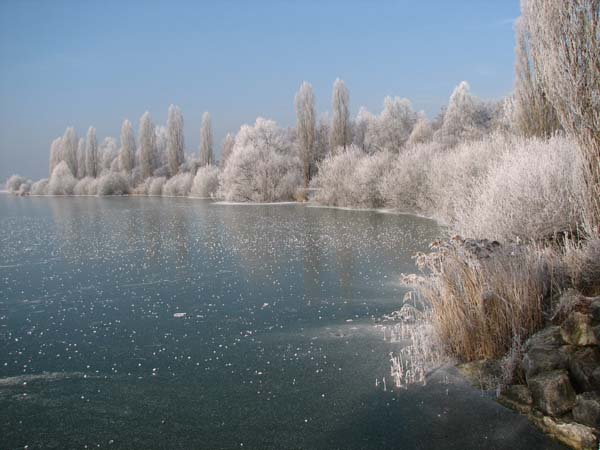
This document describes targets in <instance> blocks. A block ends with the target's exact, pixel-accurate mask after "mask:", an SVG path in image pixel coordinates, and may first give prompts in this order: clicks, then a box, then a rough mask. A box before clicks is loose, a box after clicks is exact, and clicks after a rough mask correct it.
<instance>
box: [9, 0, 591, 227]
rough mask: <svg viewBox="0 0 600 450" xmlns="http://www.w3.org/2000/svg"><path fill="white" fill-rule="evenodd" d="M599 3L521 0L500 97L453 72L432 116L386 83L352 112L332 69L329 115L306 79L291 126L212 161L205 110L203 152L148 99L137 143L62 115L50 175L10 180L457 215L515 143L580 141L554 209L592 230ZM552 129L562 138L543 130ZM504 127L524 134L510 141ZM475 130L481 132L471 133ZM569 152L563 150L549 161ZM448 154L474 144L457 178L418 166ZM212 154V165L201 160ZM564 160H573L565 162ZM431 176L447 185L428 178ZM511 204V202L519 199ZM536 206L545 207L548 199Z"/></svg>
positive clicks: (36, 188)
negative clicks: (101, 134)
mask: <svg viewBox="0 0 600 450" xmlns="http://www.w3.org/2000/svg"><path fill="white" fill-rule="evenodd" d="M599 8H600V0H573V1H570V2H562V1H558V0H552V1H546V0H522V11H523V15H522V17H521V18H520V19H519V20H518V22H517V24H516V27H515V32H516V37H517V39H516V40H517V47H516V64H515V69H516V70H515V71H516V84H515V90H514V93H513V94H512V95H511V96H509V97H507V98H506V99H503V100H500V101H483V100H481V99H479V98H477V97H475V96H474V95H473V94H471V92H470V87H469V85H468V83H466V82H461V83H460V84H459V85H458V86H457V87H456V88H455V89H454V91H453V92H452V94H451V96H450V98H449V101H448V105H447V106H446V107H445V108H443V109H442V111H441V112H440V113H439V114H438V116H437V117H435V118H434V119H433V120H429V119H428V118H427V116H426V115H425V114H424V113H423V112H418V111H415V110H414V109H413V107H412V104H411V103H410V101H409V100H407V99H405V98H400V97H386V98H385V99H384V102H383V109H382V111H381V112H380V113H379V114H373V113H371V112H369V111H368V110H367V109H365V108H360V109H359V111H358V114H357V115H356V117H355V118H351V116H350V94H349V91H348V88H347V87H346V85H345V83H344V81H343V80H341V79H337V80H335V82H334V84H333V92H332V98H331V119H330V118H329V117H328V116H327V115H326V114H324V115H323V114H322V115H320V116H319V115H318V114H317V110H316V106H315V94H314V91H313V88H312V86H311V85H310V84H309V83H307V82H303V83H302V84H301V85H300V87H299V89H298V91H297V93H296V95H295V98H294V107H295V112H296V124H295V126H294V127H290V128H281V127H279V126H278V125H277V124H276V123H275V122H274V121H272V120H268V119H264V118H261V117H259V118H258V119H256V122H255V123H254V124H251V125H243V126H242V127H241V128H240V130H239V131H238V132H237V134H235V135H234V134H227V136H226V137H225V139H224V141H223V143H222V144H221V152H220V161H219V164H218V166H217V161H216V160H215V158H214V148H213V134H212V126H211V118H210V115H209V114H208V113H205V114H204V115H203V117H202V124H201V129H200V148H199V154H198V156H194V155H192V154H190V153H189V152H186V147H185V142H184V121H183V115H182V113H181V110H180V109H179V108H178V107H177V106H174V105H172V106H170V107H169V111H168V119H167V124H166V127H165V126H155V125H154V123H153V122H152V119H151V117H150V114H149V113H148V112H146V113H144V115H143V116H142V117H141V119H140V123H139V134H138V137H137V142H138V146H136V138H135V136H134V132H133V127H132V124H131V122H129V121H128V120H125V121H124V122H123V125H122V127H121V139H120V146H119V145H117V142H116V140H115V139H113V138H110V137H109V138H105V139H104V140H103V141H102V142H101V143H100V144H98V141H97V138H96V131H95V129H94V128H93V127H90V128H89V129H88V132H87V135H86V138H85V139H78V137H77V134H76V132H75V130H74V128H72V127H69V128H67V129H66V131H65V133H64V135H63V136H62V137H60V138H57V139H55V140H54V141H53V142H52V145H51V151H50V178H49V179H48V180H41V181H39V182H37V183H31V182H29V181H28V180H25V179H23V178H22V177H13V178H11V182H10V183H9V189H10V190H13V191H16V192H20V193H23V194H26V193H33V194H78V193H88V194H104V193H107V194H123V193H130V194H141V195H143V194H145V195H197V196H206V197H218V198H222V199H224V200H228V201H253V202H274V201H285V200H292V199H297V200H300V199H305V198H306V191H307V188H310V187H313V188H316V189H317V192H318V193H317V195H316V200H317V201H318V202H321V203H324V204H328V205H334V206H360V207H386V206H387V207H396V208H398V207H403V208H406V209H408V210H410V211H412V212H424V213H427V214H429V215H437V216H438V218H440V219H442V220H444V221H445V222H449V223H457V222H458V221H459V219H458V216H459V214H460V211H461V210H463V209H465V210H467V211H469V210H470V211H475V210H477V208H478V205H477V204H476V203H477V201H484V199H483V198H482V196H481V192H483V191H485V189H484V188H485V186H486V183H487V185H491V182H492V178H493V177H494V176H496V178H497V179H500V178H501V176H497V175H496V174H495V172H494V171H496V170H500V169H499V167H501V168H502V170H506V171H509V172H510V171H511V170H512V169H510V168H509V167H508V165H507V164H508V163H507V162H506V161H520V164H522V165H525V166H527V165H528V164H531V165H532V166H533V165H534V164H535V162H530V163H526V162H524V161H523V160H522V159H521V157H520V156H519V157H517V156H516V153H518V152H519V151H520V150H518V149H523V148H536V149H537V148H539V146H540V145H543V142H544V141H548V142H549V144H548V145H549V148H550V147H551V148H552V149H554V150H556V149H559V148H560V149H562V148H566V147H569V148H571V147H572V148H576V149H577V152H575V158H576V159H577V160H578V161H579V163H578V164H576V166H575V167H574V168H573V167H572V164H571V163H568V162H565V161H563V163H562V166H561V167H562V168H563V169H564V170H562V171H560V172H559V174H558V175H557V176H560V180H558V183H554V184H555V185H556V186H557V187H556V190H555V192H554V194H553V195H554V200H553V201H554V202H555V203H556V205H558V206H557V208H558V209H557V210H558V211H562V212H563V213H564V214H563V217H566V218H568V220H567V221H568V222H569V224H573V223H575V222H577V223H579V222H581V221H583V222H585V226H586V228H587V229H588V231H590V232H595V233H598V232H599V231H600V162H599V161H600V137H599V136H600V115H599V114H598V111H599V110H600V103H599V102H600V100H599V99H600V63H599V58H600V56H599V55H600V44H599V42H600V19H599ZM557 134H558V135H559V137H561V136H562V138H563V139H565V140H566V141H568V142H567V143H564V142H557V141H552V143H550V141H549V140H550V139H551V138H553V136H555V135H557ZM500 135H502V136H504V137H499V136H500ZM507 136H509V137H510V136H513V137H515V138H518V139H521V140H520V141H518V142H515V143H513V145H512V146H509V147H510V148H508V149H506V148H505V147H506V142H507V139H506V137H507ZM523 139H524V141H523ZM535 139H541V141H539V142H538V141H533V140H535ZM527 140H531V142H528V141H527ZM477 142H483V144H479V143H478V144H473V145H471V144H470V143H477ZM540 142H541V144H540ZM470 146H471V147H474V148H475V147H476V148H479V149H482V148H484V149H488V150H489V149H493V151H483V150H481V154H485V155H487V157H485V158H482V157H481V155H477V154H472V152H471V150H469V147H470ZM554 150H549V152H551V151H554ZM533 153H535V152H531V154H533ZM509 154H510V155H512V156H510V157H509V156H507V155H509ZM572 154H573V152H566V151H563V152H562V153H560V152H559V153H557V154H556V155H555V157H556V158H558V159H556V158H554V157H553V158H554V159H553V161H558V160H559V159H560V158H561V157H562V158H566V157H569V158H570V157H571V156H572ZM449 155H454V156H453V158H454V160H455V161H454V162H456V161H458V160H461V158H471V160H464V161H462V162H461V165H462V167H455V169H456V170H457V171H460V172H461V173H459V174H454V175H453V176H450V175H448V174H447V175H444V177H445V179H446V180H450V179H454V178H457V179H459V180H462V184H460V183H459V184H456V185H455V186H454V188H453V189H450V187H448V186H446V187H443V186H441V185H440V184H439V183H438V182H434V181H431V177H427V176H425V175H423V174H427V173H430V174H432V173H435V170H434V167H436V164H438V163H439V162H440V161H443V163H444V164H447V165H452V164H453V162H452V161H450V160H449V158H451V157H450V156H449ZM511 158H512V159H511ZM550 159H551V158H550ZM571 159H573V158H571ZM474 162H476V164H475V163H474ZM206 167H208V168H209V169H206V170H202V171H200V170H199V169H200V168H206ZM572 168H573V170H577V171H578V172H576V173H571V169H572ZM440 170H441V169H440ZM512 173H514V174H516V173H519V171H518V170H516V169H515V170H514V171H513V172H512ZM440 174H441V172H440ZM438 175H439V174H438ZM197 177H199V178H198V179H196V178H197ZM203 177H210V179H203ZM569 177H571V178H569ZM94 180H95V181H94ZM407 180H409V182H408V183H407ZM569 180H571V181H569ZM572 180H575V182H577V183H581V187H576V186H575V185H574V184H573V183H575V182H574V181H572ZM560 183H563V185H562V188H561V185H560ZM434 185H435V186H437V187H438V188H439V189H441V190H436V189H433V188H432V186H434ZM538 185H539V186H543V185H544V183H538ZM457 186H462V188H460V189H459V188H458V187H457ZM511 186H513V187H514V189H515V192H514V194H515V195H517V194H518V192H517V191H518V189H521V188H522V189H525V187H524V186H521V187H518V186H519V180H516V181H515V182H514V183H512V185H511ZM548 186H551V183H550V184H548ZM565 186H566V187H565ZM195 187H196V188H195ZM400 187H402V188H400ZM529 188H532V187H531V186H529V187H527V189H529ZM477 189H478V190H479V191H481V192H479V191H477V192H476V190H477ZM579 191H580V192H579ZM547 194H548V193H544V194H543V195H546V196H547ZM488 195H492V194H491V193H489V192H488ZM519 195H525V196H529V197H530V198H531V199H533V200H532V202H531V203H532V205H536V204H538V205H542V206H544V205H543V204H542V202H541V201H537V203H536V200H535V196H536V195H539V196H541V195H542V194H540V192H537V193H536V192H521V193H520V194H519ZM566 195H570V196H571V199H572V201H571V202H568V201H565V198H566V197H565V196H566ZM450 196H453V198H454V200H452V201H451V200H450ZM475 198H479V199H480V200H477V201H476V200H474V199H475ZM537 200H540V199H539V198H538V199H537ZM546 200H548V198H546ZM457 202H461V203H462V204H463V205H467V206H466V208H463V207H462V206H461V205H460V204H457ZM522 203H523V204H525V203H526V202H522ZM546 203H547V202H546ZM425 204H427V205H429V206H427V207H425V206H423V205H425ZM569 204H571V205H575V204H576V205H578V206H577V207H579V206H581V207H580V210H581V211H583V212H582V213H580V214H577V213H573V212H572V211H565V208H569V207H570V206H569ZM449 205H452V206H449ZM479 206H481V205H479ZM547 206H548V205H547V204H546V205H545V206H544V207H547ZM561 208H562V209H561ZM440 211H442V212H440ZM506 213H507V215H509V216H511V217H516V216H517V215H516V214H515V213H514V211H506ZM524 213H525V212H524ZM538 213H540V216H543V215H544V212H543V211H538ZM525 214H526V213H525ZM467 216H468V215H467ZM467 216H465V217H467ZM579 216H582V217H579ZM559 222H560V223H559ZM559 222H557V223H556V224H555V225H556V226H555V227H554V228H555V229H558V228H559V227H562V226H564V223H565V222H564V221H559ZM483 228H485V227H483ZM483 228H482V230H483ZM517 228H518V227H517ZM521 228H522V227H521ZM533 228H535V227H533ZM539 228H543V227H539ZM546 228H547V227H546ZM551 228H552V227H551ZM529 229H532V228H531V227H530V228H529ZM511 233H512V232H511ZM516 233H517V231H514V234H516Z"/></svg>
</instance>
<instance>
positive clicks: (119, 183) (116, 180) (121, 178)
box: [97, 172, 130, 195]
mask: <svg viewBox="0 0 600 450" xmlns="http://www.w3.org/2000/svg"><path fill="white" fill-rule="evenodd" d="M97 182H98V187H97V193H98V195H125V194H129V191H130V187H129V180H128V178H127V177H126V176H125V175H124V174H122V173H120V172H108V173H105V174H104V175H102V176H101V177H100V178H98V181H97Z"/></svg>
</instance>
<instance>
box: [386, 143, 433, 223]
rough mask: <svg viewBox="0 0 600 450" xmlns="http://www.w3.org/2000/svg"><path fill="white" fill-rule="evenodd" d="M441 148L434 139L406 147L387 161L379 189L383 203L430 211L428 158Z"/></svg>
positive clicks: (405, 210) (424, 211)
mask: <svg viewBox="0 0 600 450" xmlns="http://www.w3.org/2000/svg"><path fill="white" fill-rule="evenodd" d="M443 150H444V148H443V147H442V146H440V145H439V144H437V143H435V142H430V143H427V144H421V145H416V146H412V147H409V148H408V149H407V150H405V151H404V152H403V153H401V154H400V155H399V156H397V157H396V158H394V160H393V161H392V162H391V166H390V170H389V171H387V173H386V174H385V175H384V176H383V177H382V178H381V180H380V184H379V190H380V191H381V195H382V196H383V199H384V203H385V205H386V206H387V207H390V208H395V209H398V210H400V211H404V212H412V213H418V214H426V215H433V214H431V207H432V204H431V192H430V187H431V186H430V182H429V178H430V175H429V170H430V162H431V161H432V159H433V158H435V157H436V156H437V155H439V154H441V153H442V151H443Z"/></svg>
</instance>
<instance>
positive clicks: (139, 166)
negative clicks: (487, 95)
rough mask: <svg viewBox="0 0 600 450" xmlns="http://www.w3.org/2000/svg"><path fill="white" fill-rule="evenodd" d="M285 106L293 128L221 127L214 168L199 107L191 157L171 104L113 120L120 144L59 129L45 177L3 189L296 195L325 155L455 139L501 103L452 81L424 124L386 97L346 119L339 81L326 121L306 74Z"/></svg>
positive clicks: (206, 118)
mask: <svg viewBox="0 0 600 450" xmlns="http://www.w3.org/2000/svg"><path fill="white" fill-rule="evenodd" d="M294 106H295V111H296V118H297V120H296V126H295V127H291V128H286V129H284V128H280V127H279V126H278V125H277V124H276V123H275V122H273V121H271V120H267V119H264V118H258V119H257V120H256V122H255V123H254V124H253V125H244V126H242V127H241V128H240V130H239V132H238V133H237V134H235V135H233V134H227V136H226V137H225V139H224V141H223V143H222V145H221V158H220V164H219V167H216V161H215V157H214V144H213V133H212V125H211V117H210V114H209V113H208V112H206V113H204V114H203V116H202V123H201V127H200V148H199V153H198V156H194V155H193V154H190V153H189V152H186V146H185V139H184V119H183V114H182V112H181V109H180V108H179V107H178V106H176V105H171V106H170V107H169V109H168V114H167V123H166V126H160V125H159V126H157V125H155V124H154V122H153V121H152V118H151V116H150V113H149V112H145V113H144V114H143V115H142V117H141V118H140V121H139V128H138V130H139V131H138V136H137V142H136V136H135V133H134V130H133V126H132V123H131V122H130V121H129V120H128V119H126V120H124V121H123V124H122V126H121V134H120V145H119V144H117V141H116V140H115V139H114V138H112V137H107V138H105V139H104V140H103V141H102V142H100V143H98V140H97V137H96V130H95V128H94V127H90V128H89V129H88V131H87V134H86V137H85V139H83V138H82V139H79V138H78V136H77V133H76V131H75V129H74V128H73V127H68V128H67V129H66V131H65V133H64V135H63V136H62V137H59V138H57V139H55V140H54V141H53V142H52V145H51V149H50V167H49V178H48V179H45V180H40V181H39V182H36V183H32V182H29V181H28V180H25V179H23V178H22V177H14V178H13V179H12V181H11V183H10V186H11V190H13V191H17V192H20V193H22V194H26V193H31V194H37V195H43V194H50V195H69V194H85V195H97V194H100V193H104V194H126V193H129V194H140V195H144V194H145V195H167V194H168V195H189V194H194V192H192V187H193V186H210V187H211V190H209V191H206V190H203V191H202V192H196V194H197V195H201V196H207V197H216V196H218V197H221V198H223V199H225V200H230V201H256V202H265V201H282V200H291V199H304V198H305V193H306V190H307V188H309V187H310V186H311V181H312V180H313V179H314V177H315V175H316V174H317V172H318V167H319V164H320V163H321V162H322V161H323V160H324V159H325V158H327V157H328V156H331V155H337V154H340V153H342V152H344V151H347V150H348V149H349V148H350V147H351V146H355V147H358V148H359V149H361V151H363V152H365V153H367V154H373V153H376V152H389V153H393V154H399V153H400V152H402V149H403V148H405V147H407V146H411V145H414V144H416V143H423V142H426V141H429V140H432V139H434V138H435V139H438V140H446V141H447V142H448V143H450V142H451V141H452V142H454V141H460V140H461V139H463V138H464V137H465V136H464V135H467V134H469V135H473V136H476V135H479V134H482V133H483V131H484V130H487V128H489V127H491V126H492V122H494V121H496V122H498V121H499V120H500V116H501V114H502V111H503V110H502V105H501V104H500V103H488V102H482V101H480V100H478V99H476V98H474V97H473V96H472V95H471V94H470V92H469V86H468V84H466V83H461V84H460V85H459V86H458V88H457V89H456V90H455V92H454V93H453V94H452V96H451V98H450V104H449V105H448V108H447V110H446V111H445V112H442V113H441V114H440V117H439V118H438V119H437V120H436V121H434V122H433V123H431V122H429V121H428V120H427V118H426V116H425V114H424V113H422V112H420V113H417V112H415V111H414V110H413V108H412V105H411V103H410V101H408V100H407V99H403V98H399V97H396V98H391V97H387V98H386V99H385V100H384V107H383V110H382V111H381V113H380V114H378V115H375V114H371V113H370V112H369V111H367V110H366V109H365V108H361V109H360V110H359V113H358V115H357V116H356V118H355V119H354V120H353V119H351V117H350V94H349V91H348V88H347V87H346V84H345V83H344V81H343V80H341V79H337V80H335V82H334V84H333V92H332V100H331V109H332V117H331V120H329V118H328V116H327V115H326V114H325V115H321V117H318V115H317V110H316V105H315V94H314V90H313V87H312V86H311V85H310V84H309V83H307V82H303V83H302V84H301V85H300V88H299V89H298V92H297V93H296V96H295V99H294ZM498 123H499V122H498ZM206 166H211V167H213V166H215V168H216V169H217V170H208V171H202V172H201V176H208V175H210V177H211V180H208V181H202V182H201V181H200V180H198V182H196V183H194V181H193V178H194V177H195V176H196V174H197V172H198V169H199V168H201V167H206ZM19 182H20V184H19V188H18V189H14V186H15V185H16V184H18V183H19Z"/></svg>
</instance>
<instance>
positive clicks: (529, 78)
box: [511, 17, 560, 137]
mask: <svg viewBox="0 0 600 450" xmlns="http://www.w3.org/2000/svg"><path fill="white" fill-rule="evenodd" d="M515 33H516V38H517V46H516V48H515V56H516V63H515V75H516V82H515V92H514V97H513V102H512V108H513V109H512V111H511V112H512V121H513V126H514V128H515V129H516V130H517V131H518V132H520V133H521V134H523V135H524V136H541V137H549V136H551V135H552V134H553V133H554V132H555V131H556V130H558V129H559V128H560V123H559V121H558V117H557V115H556V111H555V110H554V107H553V106H552V104H551V103H550V102H549V101H548V98H547V96H546V93H545V92H544V90H543V88H542V83H541V82H540V80H539V75H538V74H537V73H536V70H535V68H534V67H533V61H532V60H531V51H530V48H529V31H528V26H527V20H526V17H520V18H519V19H518V20H517V23H516V24H515Z"/></svg>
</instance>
